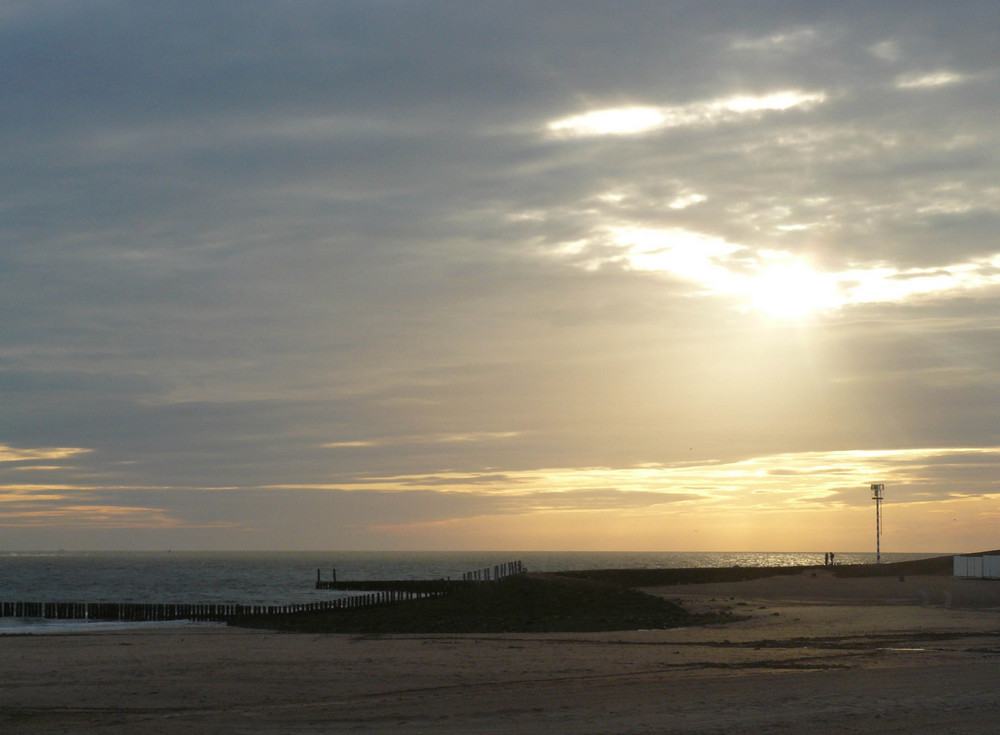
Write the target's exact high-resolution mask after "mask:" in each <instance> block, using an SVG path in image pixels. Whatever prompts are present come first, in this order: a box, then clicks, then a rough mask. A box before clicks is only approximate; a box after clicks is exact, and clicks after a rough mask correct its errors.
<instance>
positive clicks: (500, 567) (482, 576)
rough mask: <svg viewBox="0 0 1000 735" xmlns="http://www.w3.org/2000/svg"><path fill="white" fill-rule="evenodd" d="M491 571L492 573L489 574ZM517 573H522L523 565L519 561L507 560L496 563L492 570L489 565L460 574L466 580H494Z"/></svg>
mask: <svg viewBox="0 0 1000 735" xmlns="http://www.w3.org/2000/svg"><path fill="white" fill-rule="evenodd" d="M491 571H492V575H491V574H490V572H491ZM517 574H524V565H523V564H522V563H521V562H520V561H508V562H504V563H503V564H497V565H496V566H494V567H493V568H492V570H491V569H490V567H485V568H483V569H476V570H475V571H472V572H466V573H465V574H463V575H462V580H463V581H466V582H496V581H498V580H501V579H504V578H505V577H513V576H514V575H517Z"/></svg>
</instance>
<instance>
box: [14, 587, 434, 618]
mask: <svg viewBox="0 0 1000 735" xmlns="http://www.w3.org/2000/svg"><path fill="white" fill-rule="evenodd" d="M427 596H428V595H427V594H426V593H420V592H407V591H402V590H383V591H380V592H372V593H369V594H366V595H354V596H352V597H342V598H340V599H337V600H322V601H320V602H305V603H299V604H295V605H230V604H204V605H193V604H174V603H132V602H0V617H5V618H11V617H14V618H48V619H52V620H108V621H124V622H146V621H165V620H198V621H216V622H224V621H226V620H229V619H231V618H239V617H244V616H248V615H284V614H289V613H300V612H315V611H322V610H346V609H350V608H358V607H371V606H373V605H383V604H388V603H392V602H402V601H404V600H414V599H417V598H420V597H427Z"/></svg>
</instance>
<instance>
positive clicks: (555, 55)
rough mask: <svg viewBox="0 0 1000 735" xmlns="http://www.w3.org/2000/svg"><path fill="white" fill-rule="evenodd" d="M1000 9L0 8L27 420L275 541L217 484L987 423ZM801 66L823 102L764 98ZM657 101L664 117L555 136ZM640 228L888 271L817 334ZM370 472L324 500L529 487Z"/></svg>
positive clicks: (936, 442)
mask: <svg viewBox="0 0 1000 735" xmlns="http://www.w3.org/2000/svg"><path fill="white" fill-rule="evenodd" d="M998 14H1000V11H998V9H997V8H996V7H994V6H993V5H991V4H960V5H947V6H946V5H943V4H941V3H935V2H928V3H910V4H908V5H907V7H906V8H905V10H901V9H897V8H893V7H891V6H889V5H884V6H882V5H877V6H873V5H871V4H868V3H859V4H854V3H851V4H848V5H843V4H840V5H831V4H829V3H818V2H816V3H814V2H806V3H803V2H766V3H761V4H754V5H753V6H749V5H747V4H745V3H712V4H709V5H706V4H705V3H700V2H671V3H659V2H650V3H629V4H628V6H627V7H626V8H621V7H619V6H617V5H612V4H610V3H597V2H594V3H591V2H585V3H580V2H569V3H558V2H557V3H544V4H538V3H520V2H515V3H476V4H474V5H470V4H468V3H457V2H456V3H451V2H444V3H432V4H409V3H394V2H372V3H363V4H358V3H339V2H338V3H298V4H295V5H293V6H290V5H288V4H287V3H268V2H264V3H255V4H254V5H252V6H250V7H248V6H247V5H245V4H242V3H230V2H221V1H220V2H186V1H184V2H175V3H170V4H169V5H158V4H145V3H136V2H126V1H121V2H112V1H108V2H99V3H92V2H69V1H67V2H37V3H8V4H7V5H6V6H5V8H4V10H2V11H0V67H2V68H4V69H5V70H6V74H5V90H6V92H7V93H6V94H5V95H3V97H2V99H0V163H2V166H3V171H4V176H3V177H2V180H0V313H2V314H3V315H4V318H3V319H2V320H0V399H2V400H3V404H4V407H5V410H4V412H3V414H2V416H0V444H2V445H7V446H12V447H80V448H85V449H88V450H92V451H91V452H90V453H88V454H87V455H84V456H78V457H75V458H74V459H73V468H72V470H71V469H69V468H65V469H64V470H46V471H44V472H42V474H40V475H38V477H46V478H48V479H49V480H50V481H52V482H54V483H59V482H62V483H64V484H66V485H67V486H76V485H79V486H86V487H94V486H95V484H97V485H99V484H100V483H102V482H104V483H106V484H107V485H108V487H119V486H121V487H126V486H128V487H183V488H192V489H191V490H189V491H186V492H187V493H188V494H187V495H186V496H185V497H189V498H190V499H191V500H190V506H189V507H190V512H187V511H185V512H184V513H179V515H178V517H180V518H182V519H183V522H184V523H187V524H194V523H195V521H196V519H198V518H203V519H211V520H213V521H215V520H220V521H221V520H225V519H229V521H231V522H232V523H235V524H255V527H259V528H262V529H264V528H267V527H270V528H271V529H272V530H271V532H268V533H266V534H265V535H266V537H267V538H268V539H270V541H269V542H270V543H275V544H277V545H279V546H284V545H286V544H285V542H280V543H279V541H278V540H280V539H281V538H284V536H282V534H292V530H291V526H287V527H286V526H282V525H281V522H280V520H276V518H278V517H279V516H280V515H281V513H280V504H278V505H268V503H277V501H272V500H271V496H270V495H268V494H267V493H265V492H263V491H261V492H260V493H259V494H256V495H253V496H251V495H241V494H239V493H235V494H233V495H232V496H221V495H206V496H205V500H204V502H205V505H204V506H199V505H198V502H199V501H198V500H197V498H198V497H199V496H198V495H197V493H196V491H195V490H193V488H209V487H236V488H251V487H259V486H263V485H283V484H288V485H295V484H304V485H318V486H331V487H335V486H336V485H337V483H338V482H344V483H346V482H349V481H352V480H353V479H356V478H358V477H371V476H384V477H388V476H393V475H401V476H404V475H405V476H411V477H412V476H420V475H423V474H429V475H438V476H443V475H444V474H445V473H447V472H451V471H454V472H469V473H482V474H483V476H486V475H487V474H488V475H489V476H491V477H494V478H502V477H508V478H512V477H513V476H514V473H516V472H520V471H528V470H541V469H553V468H555V469H558V468H580V467H613V468H629V467H635V466H638V465H642V464H644V463H658V462H659V463H670V462H678V461H685V460H687V459H690V458H697V459H698V460H700V461H708V462H711V461H721V460H723V459H735V458H745V457H750V456H754V455H757V454H760V455H767V454H774V453H780V452H788V451H811V450H822V449H832V448H839V449H844V448H864V447H866V446H877V447H889V446H903V445H913V446H959V445H962V446H989V445H992V444H993V443H994V442H995V441H996V431H995V430H994V428H993V426H994V425H995V424H996V421H995V418H996V417H995V412H994V410H993V408H991V407H992V406H995V405H996V401H995V398H996V396H995V395H994V393H995V391H994V390H993V388H992V386H993V385H995V384H996V383H997V381H996V380H995V369H996V368H995V366H996V365H997V361H996V360H995V357H996V355H995V354H994V352H995V351H994V350H993V349H992V348H991V347H989V345H990V344H993V343H995V340H993V339H992V336H993V332H994V325H993V318H992V314H993V313H995V297H996V294H995V289H996V284H995V281H996V280H997V277H998V276H997V273H998V272H997V268H998V267H1000V266H998V264H997V263H995V262H993V260H992V259H993V258H995V257H997V255H998V252H997V249H996V246H995V243H994V240H995V237H994V236H993V233H994V232H995V231H996V224H997V216H998V212H1000V198H998V193H997V192H998V191H1000V181H998V174H997V166H996V155H995V153H994V151H995V150H996V148H997V142H998V141H997V133H996V130H997V128H996V124H995V120H996V117H997V114H996V113H997V110H996V107H997V102H996V100H997V99H998V96H997V94H996V91H997V89H996V88H997V83H998V80H1000V75H998V73H997V72H998V69H997V62H996V53H995V50H996V48H997V40H998V39H997V35H998V33H1000V31H998V30H997V29H998V28H1000V23H998V22H997V21H998V20H1000V17H998ZM777 93H786V94H788V95H791V97H790V99H791V98H794V97H796V95H797V96H798V98H797V99H798V102H795V103H794V104H793V103H789V106H787V107H782V106H781V105H776V106H775V105H772V106H768V105H767V104H764V103H761V107H760V108H759V109H753V104H757V103H755V102H753V100H758V101H759V100H760V99H765V98H766V97H767V95H774V94H777ZM734 97H740V98H743V99H744V102H743V104H744V105H749V106H750V109H743V108H740V107H739V104H736V105H735V106H731V107H726V105H727V104H730V102H731V101H732V99H733V98H734ZM746 100H751V102H749V103H748V102H746ZM803 100H804V101H803ZM727 101H730V102H727ZM628 107H644V108H649V109H652V110H659V111H661V113H662V114H663V115H664V116H665V119H666V120H668V123H669V124H668V123H664V124H663V125H661V126H660V127H658V128H655V129H652V130H648V131H645V132H642V133H637V134H628V135H603V136H601V135H581V136H576V137H574V136H572V135H562V136H558V135H553V134H550V132H549V130H548V127H547V126H548V125H549V124H550V123H551V122H553V121H555V120H565V119H567V118H570V117H572V116H575V115H581V114H585V113H587V112H592V111H594V110H602V109H611V108H628ZM719 110H724V112H719ZM616 228H625V229H627V228H633V229H640V230H650V231H656V232H661V233H662V232H686V233H695V234H697V235H699V236H701V237H703V238H715V239H716V240H712V242H717V241H720V240H721V241H724V242H725V243H728V244H730V245H732V246H733V247H734V248H737V249H736V250H735V251H734V252H732V253H730V254H729V255H728V256H725V257H723V256H720V257H718V258H717V259H716V260H715V261H713V263H712V264H713V265H714V266H718V267H719V268H726V269H728V271H727V273H729V274H730V275H734V276H739V277H744V278H747V277H749V276H751V275H752V274H753V273H754V272H756V269H759V268H760V267H761V263H763V262H765V261H766V258H767V257H769V256H768V255H767V253H769V252H772V253H773V252H776V251H780V252H782V253H784V254H786V255H787V256H788V257H802V258H805V259H806V260H808V262H809V263H810V264H812V265H813V266H814V267H816V268H818V269H821V270H824V271H827V272H831V273H846V274H847V275H844V276H843V283H842V286H843V288H845V289H847V288H848V287H850V288H851V289H854V291H851V292H852V293H855V292H856V291H857V289H858V288H859V287H860V286H862V285H865V278H866V277H868V276H871V274H873V273H876V272H883V271H884V273H885V275H884V276H883V280H882V281H881V282H880V283H881V286H882V287H883V289H884V292H885V293H886V294H887V295H886V296H885V298H884V299H882V298H879V297H875V296H871V295H869V296H867V297H865V298H858V299H856V300H855V301H854V302H853V303H849V304H847V305H845V306H843V308H839V309H836V310H834V311H832V312H830V313H826V314H823V315H819V316H815V317H814V318H813V320H812V321H811V324H810V326H809V327H808V328H807V329H802V330H800V329H799V327H798V326H796V325H790V324H785V323H773V322H768V321H767V320H766V319H762V318H761V317H760V315H759V314H757V313H755V312H754V311H753V309H748V308H747V300H746V298H745V295H744V294H741V293H740V292H738V291H735V290H730V291H726V289H725V288H722V287H720V285H719V283H715V284H713V283H709V282H707V281H699V280H698V279H697V278H693V277H692V276H691V275H690V273H686V274H685V273H682V272H677V271H676V270H675V271H670V270H669V269H662V270H660V271H657V270H656V269H655V268H652V269H650V268H639V267H637V266H636V264H635V263H634V262H632V261H630V260H629V257H628V253H627V252H626V251H625V250H623V246H622V243H621V242H620V241H618V240H616V235H615V232H616ZM663 237H667V236H663ZM667 239H669V238H667ZM699 242H701V243H702V245H703V244H704V242H706V241H705V240H702V241H699ZM969 269H974V271H975V274H976V276H977V278H978V279H979V281H976V282H974V281H973V280H972V279H971V276H968V275H967V274H968V273H971V272H972V271H971V270H969ZM963 274H965V275H963ZM934 276H936V277H938V279H939V280H938V282H937V285H933V286H928V287H927V288H926V289H925V290H924V291H921V292H919V293H908V292H905V291H903V290H898V291H894V292H893V293H892V294H889V289H890V288H897V289H899V288H901V287H902V286H901V284H906V283H909V284H914V283H917V282H920V283H928V282H929V281H930V278H931V277H934ZM949 279H950V280H949ZM963 279H965V280H963ZM873 290H874V287H873ZM457 435H467V436H470V437H475V440H470V441H434V440H427V439H426V438H427V437H443V436H457ZM491 437H492V438H491ZM498 437H504V438H502V439H501V438H498ZM40 472H41V471H40ZM512 482H513V480H512ZM491 487H493V488H494V489H495V488H496V484H491ZM984 488H985V486H984ZM984 491H985V490H984ZM408 492H409V493H418V492H420V491H417V490H409V491H408ZM113 497H114V496H113V495H110V494H109V495H106V496H102V497H101V498H100V502H107V503H112V502H117V501H114V500H113ZM171 497H174V496H171ZM210 497H212V498H222V497H226V498H228V500H227V502H226V503H220V504H218V505H217V506H213V505H212V503H214V502H215V501H214V500H209V498H210ZM275 497H277V496H275ZM298 497H300V498H306V499H304V500H302V501H301V507H302V508H306V507H307V506H308V505H309V504H310V503H316V504H318V505H322V504H323V503H326V502H331V503H332V502H334V501H333V500H330V499H329V498H328V496H326V495H323V494H322V493H320V494H318V495H312V494H309V495H308V496H306V495H300V496H298ZM358 497H360V496H350V498H348V497H347V496H344V497H341V496H339V495H338V496H337V498H339V499H338V500H337V501H336V502H337V503H341V504H342V505H340V506H337V507H336V508H331V509H330V510H331V512H336V514H337V515H338V517H340V518H343V519H346V520H344V521H343V523H345V524H347V525H350V524H352V523H353V524H355V526H357V527H359V528H360V527H363V526H365V525H366V524H367V525H378V524H382V525H386V524H390V525H391V524H402V525H405V523H406V519H407V517H410V518H412V519H414V520H416V519H420V520H426V519H430V518H434V519H441V518H457V517H469V516H468V515H462V513H464V512H465V511H462V512H458V511H456V512H455V514H454V515H451V516H449V515H448V513H445V512H444V511H443V510H442V511H441V512H440V513H438V511H435V512H434V513H430V514H429V515H427V516H424V515H421V513H422V512H423V511H419V510H418V508H420V507H433V508H439V507H440V508H444V507H455V508H458V507H460V506H462V503H464V502H466V501H468V502H469V503H470V506H469V508H468V514H474V513H482V514H485V515H489V514H503V513H505V512H508V510H509V508H507V509H505V506H504V505H503V502H506V501H503V502H501V499H499V497H497V498H494V499H491V500H489V502H487V501H486V500H484V498H487V497H490V496H489V494H488V493H486V494H484V495H483V496H481V497H480V496H476V500H475V501H474V502H473V501H471V500H469V499H468V498H467V497H465V496H461V495H458V494H451V495H449V494H440V495H433V496H428V497H432V498H433V500H428V499H426V498H425V499H422V500H418V496H417V495H416V494H412V495H399V496H398V497H397V496H395V495H394V496H392V502H391V503H385V504H382V503H381V500H382V499H384V498H386V497H388V496H384V495H377V496H372V498H378V499H379V502H375V501H372V502H371V503H370V504H369V505H365V506H364V508H361V507H359V506H355V505H352V503H354V502H355V500H357V498H358ZM251 498H255V499H254V500H251ZM571 498H576V499H577V500H567V502H566V503H563V502H562V500H563V499H571ZM637 498H639V496H633V495H627V494H614V493H610V492H609V494H607V495H604V496H602V500H601V501H600V502H597V501H594V502H595V504H596V505H594V504H591V502H590V500H589V499H588V498H587V497H586V496H585V495H584V494H583V491H581V490H577V491H575V492H574V493H568V494H566V495H564V496H560V498H559V501H560V502H558V503H556V501H555V499H554V498H553V499H551V500H552V503H553V504H554V505H557V506H558V507H559V508H561V509H566V508H568V507H570V506H572V504H573V503H574V502H579V503H580V507H581V508H583V507H586V508H588V509H593V508H594V507H596V506H597V505H601V504H603V505H601V507H608V508H610V507H621V508H629V507H631V506H632V503H633V501H635V500H636V499H637ZM639 501H640V503H639V504H640V505H641V502H644V498H639ZM128 502H129V501H128V500H126V499H125V496H121V503H123V504H127V503H128ZM185 502H187V501H185ZM53 503H55V504H58V501H53ZM450 504H455V505H454V506H451V505H450ZM477 504H481V505H477ZM390 505H391V506H392V508H393V510H392V512H390V511H389V509H388V506H390ZM172 507H173V506H172ZM199 507H202V508H203V510H204V513H202V514H201V515H199V512H198V508H199ZM536 507H539V506H536ZM212 508H214V510H213V509H212ZM408 509H410V510H409V511H408ZM175 510H176V509H175ZM408 512H409V513H410V515H409V516H408V515H407V513H408ZM296 513H298V511H296ZM296 517H300V516H296ZM301 517H302V518H306V517H307V515H306V514H304V511H303V515H301ZM350 519H354V520H350ZM279 527H280V528H281V529H282V530H280V531H278V530H275V529H278V528H279ZM262 533H263V532H262ZM268 534H269V535H268ZM292 535H294V534H292ZM291 537H292V536H289V538H291ZM261 543H262V544H264V545H266V543H264V542H261Z"/></svg>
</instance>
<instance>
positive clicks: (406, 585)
mask: <svg viewBox="0 0 1000 735" xmlns="http://www.w3.org/2000/svg"><path fill="white" fill-rule="evenodd" d="M332 571H333V574H332V577H331V578H330V579H322V575H321V570H319V569H317V570H316V589H318V590H354V591H358V590H399V591H403V592H416V593H424V594H439V595H440V594H447V593H449V592H455V591H457V590H460V589H465V588H466V587H468V586H469V585H475V584H480V583H482V582H499V581H500V580H501V579H506V578H507V577H513V576H516V575H520V574H524V573H525V571H526V570H525V567H524V564H523V563H522V562H521V561H508V562H504V563H503V564H495V565H494V566H492V567H483V568H481V569H474V570H473V571H471V572H463V573H462V578H461V579H460V580H459V579H350V580H344V579H342V580H338V579H337V570H336V569H333V570H332Z"/></svg>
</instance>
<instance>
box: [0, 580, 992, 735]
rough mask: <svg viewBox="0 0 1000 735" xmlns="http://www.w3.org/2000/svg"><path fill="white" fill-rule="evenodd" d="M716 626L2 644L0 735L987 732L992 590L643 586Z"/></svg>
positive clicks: (40, 639) (195, 634)
mask: <svg viewBox="0 0 1000 735" xmlns="http://www.w3.org/2000/svg"><path fill="white" fill-rule="evenodd" d="M649 591H651V592H653V593H654V594H658V595H662V596H664V597H666V598H667V599H670V600H676V601H680V602H681V603H682V604H684V605H685V606H687V607H689V608H691V609H692V610H695V611H720V610H725V609H729V610H731V611H732V613H733V614H734V615H735V616H739V617H740V618H741V619H740V620H738V621H736V622H731V623H727V624H713V625H702V626H694V627H688V628H677V629H671V630H655V631H654V630H650V631H641V630H640V631H624V632H611V633H561V634H558V633H538V634H513V633H510V634H500V635H471V634H467V635H442V634H436V635H386V636H354V635H314V634H301V633H273V632H266V631H254V630H244V629H236V628H225V627H218V626H199V627H185V628H175V629H151V630H142V631H131V632H114V633H82V634H73V635H38V636H3V637H0V684H2V686H0V732H3V733H5V734H7V733H39V732H52V733H56V732H59V733H75V732H78V733H84V732H85V733H124V732H127V733H164V732H185V731H186V732H189V733H215V732H219V733H222V732H225V733H314V732H315V733H362V732H363V733H418V732H426V733H501V732H502V733H510V732H516V733H518V735H534V734H536V733H538V734H541V733H545V734H546V735H552V734H553V733H761V732H769V733H802V732H808V733H811V734H812V735H815V734H817V733H862V732H863V733H888V732H898V733H914V732H942V731H947V732H959V733H987V732H989V733H994V732H996V729H997V724H996V723H997V721H998V717H1000V583H997V582H971V581H961V580H953V579H951V578H947V577H926V578H923V577H908V578H906V580H905V581H902V582H901V581H899V580H898V579H896V578H895V577H892V578H877V579H833V578H831V577H829V576H828V575H826V574H825V573H824V572H822V571H821V572H819V573H818V574H816V576H813V574H812V573H806V574H802V575H796V576H793V577H781V578H772V579H765V580H757V581H753V582H742V583H732V584H718V585H687V586H683V587H666V588H657V589H654V590H649Z"/></svg>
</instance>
